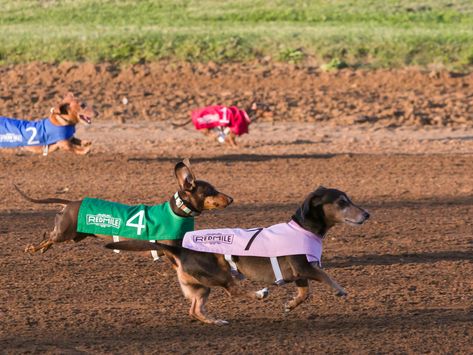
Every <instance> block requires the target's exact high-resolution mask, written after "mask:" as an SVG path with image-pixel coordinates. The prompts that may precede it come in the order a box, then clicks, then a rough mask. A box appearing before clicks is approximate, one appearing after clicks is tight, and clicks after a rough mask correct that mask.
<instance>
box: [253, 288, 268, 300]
mask: <svg viewBox="0 0 473 355" xmlns="http://www.w3.org/2000/svg"><path fill="white" fill-rule="evenodd" d="M255 295H256V299H258V300H263V299H265V298H266V297H268V296H269V290H268V288H267V287H265V288H262V289H261V290H259V291H256V292H255Z"/></svg>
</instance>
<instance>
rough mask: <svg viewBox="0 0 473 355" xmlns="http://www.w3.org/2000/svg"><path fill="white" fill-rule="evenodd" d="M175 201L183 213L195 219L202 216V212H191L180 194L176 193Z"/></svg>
mask: <svg viewBox="0 0 473 355" xmlns="http://www.w3.org/2000/svg"><path fill="white" fill-rule="evenodd" d="M174 200H175V201H176V206H177V208H179V209H180V210H181V211H183V212H184V213H185V214H187V215H189V216H192V217H195V216H198V215H200V212H197V211H193V210H191V209H190V208H189V207H188V206H186V204H185V202H184V201H183V200H182V198H181V197H180V196H179V193H178V192H177V191H176V193H175V194H174Z"/></svg>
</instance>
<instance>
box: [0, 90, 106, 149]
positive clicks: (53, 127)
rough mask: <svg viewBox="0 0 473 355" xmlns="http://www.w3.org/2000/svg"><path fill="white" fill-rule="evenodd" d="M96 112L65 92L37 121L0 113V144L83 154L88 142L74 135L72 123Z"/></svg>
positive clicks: (1, 145)
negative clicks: (19, 118) (60, 99)
mask: <svg viewBox="0 0 473 355" xmlns="http://www.w3.org/2000/svg"><path fill="white" fill-rule="evenodd" d="M96 116H97V112H96V111H95V110H94V109H93V108H92V107H90V106H88V105H87V104H86V103H84V102H81V101H79V100H78V99H77V98H76V97H75V96H74V94H72V93H68V94H67V95H66V96H65V97H64V99H63V100H62V101H61V102H60V103H59V104H58V105H57V106H55V107H53V108H51V111H50V113H49V117H48V118H46V119H43V120H39V121H25V120H17V119H13V118H8V117H0V148H18V149H20V150H23V151H28V152H32V153H36V154H41V153H42V154H43V155H47V154H48V153H51V152H54V151H56V150H65V151H70V152H73V153H75V154H80V155H84V154H87V153H89V151H90V145H91V142H88V141H82V140H80V139H78V138H76V137H74V133H75V126H76V125H77V124H79V123H83V124H87V125H89V124H91V122H92V119H93V118H94V117H96Z"/></svg>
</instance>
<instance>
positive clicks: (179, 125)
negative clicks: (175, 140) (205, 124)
mask: <svg viewBox="0 0 473 355" xmlns="http://www.w3.org/2000/svg"><path fill="white" fill-rule="evenodd" d="M191 122H192V118H191V119H190V120H187V121H185V122H182V123H176V122H173V121H171V126H173V127H174V128H179V127H184V126H187V125H188V124H189V123H191Z"/></svg>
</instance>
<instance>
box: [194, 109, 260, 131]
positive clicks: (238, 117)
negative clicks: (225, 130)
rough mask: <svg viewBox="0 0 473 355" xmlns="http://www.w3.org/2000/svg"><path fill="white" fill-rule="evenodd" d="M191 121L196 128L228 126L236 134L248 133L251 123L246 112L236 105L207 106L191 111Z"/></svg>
mask: <svg viewBox="0 0 473 355" xmlns="http://www.w3.org/2000/svg"><path fill="white" fill-rule="evenodd" d="M192 123H193V124H194V126H195V128H196V129H212V128H216V127H229V128H230V130H231V131H232V132H233V133H234V134H235V135H237V136H241V135H242V134H245V133H248V126H249V125H250V123H251V120H250V118H249V117H248V114H247V113H246V112H245V111H243V110H240V109H239V108H238V107H236V106H230V107H227V106H220V105H217V106H208V107H203V108H199V109H197V110H194V111H192Z"/></svg>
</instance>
